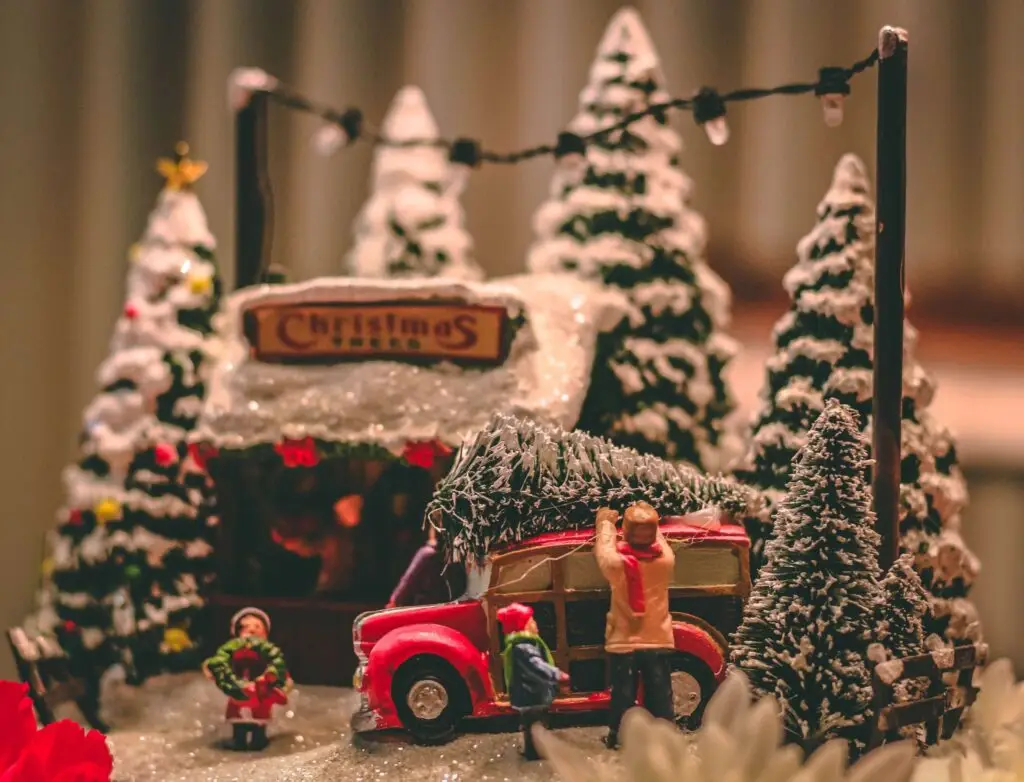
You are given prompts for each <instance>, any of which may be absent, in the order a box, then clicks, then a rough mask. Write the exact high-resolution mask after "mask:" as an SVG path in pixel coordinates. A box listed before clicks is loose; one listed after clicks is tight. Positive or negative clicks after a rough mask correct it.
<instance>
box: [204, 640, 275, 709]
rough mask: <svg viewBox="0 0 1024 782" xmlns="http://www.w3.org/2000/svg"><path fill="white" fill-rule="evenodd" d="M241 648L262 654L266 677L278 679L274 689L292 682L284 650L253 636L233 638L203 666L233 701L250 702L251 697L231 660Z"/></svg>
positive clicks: (218, 686) (218, 687) (219, 687)
mask: <svg viewBox="0 0 1024 782" xmlns="http://www.w3.org/2000/svg"><path fill="white" fill-rule="evenodd" d="M240 649H252V650H253V651H254V652H257V653H258V654H260V655H261V656H262V657H263V659H264V660H266V661H267V667H266V671H265V672H264V674H263V675H264V676H266V675H267V674H272V675H273V676H274V680H273V682H272V686H273V687H276V688H278V689H284V687H285V683H286V682H287V680H288V663H286V662H285V659H284V655H283V654H282V653H281V650H280V649H278V648H277V646H275V645H274V644H272V643H271V642H270V641H268V640H266V639H265V638H254V637H252V636H245V637H243V638H232V639H231V640H230V641H228V642H227V643H226V644H224V645H223V646H221V647H220V649H218V650H217V653H216V654H215V655H214V656H213V657H211V658H210V659H209V660H207V661H206V662H205V663H203V667H205V668H206V670H207V671H209V672H210V675H211V676H212V677H213V682H214V684H216V685H217V689H219V690H220V691H221V692H222V693H224V694H225V695H227V696H228V697H229V698H233V699H235V700H238V701H242V700H246V699H248V697H249V696H248V695H247V694H246V692H245V689H244V688H245V684H246V683H245V682H243V681H242V680H241V679H239V678H238V677H237V676H236V675H235V671H234V669H233V668H232V667H231V659H232V657H234V655H235V652H237V651H239V650H240Z"/></svg>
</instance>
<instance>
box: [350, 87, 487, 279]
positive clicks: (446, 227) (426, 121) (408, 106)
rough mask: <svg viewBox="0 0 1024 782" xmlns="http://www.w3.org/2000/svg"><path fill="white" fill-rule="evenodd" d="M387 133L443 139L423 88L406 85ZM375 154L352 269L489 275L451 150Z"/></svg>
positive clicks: (356, 272)
mask: <svg viewBox="0 0 1024 782" xmlns="http://www.w3.org/2000/svg"><path fill="white" fill-rule="evenodd" d="M383 135H384V136H385V138H388V139H391V140H393V141H417V140H419V141H434V140H437V139H438V138H439V135H438V130H437V123H436V122H434V117H433V116H432V115H431V113H430V109H429V108H428V107H427V100H426V97H425V96H424V95H423V91H422V90H420V88H419V87H403V88H402V89H401V90H399V92H398V94H397V95H396V96H395V99H394V100H393V101H392V102H391V107H390V109H389V110H388V113H387V115H386V117H385V118H384V126H383ZM375 155H376V157H375V158H374V162H373V175H372V188H373V192H372V193H371V195H370V198H369V200H368V201H367V202H366V204H365V205H364V206H363V208H362V210H361V211H360V213H359V215H358V217H357V218H356V223H355V235H356V243H355V246H354V247H353V248H352V250H351V251H350V252H349V254H348V257H347V258H346V267H347V271H348V273H349V274H351V275H352V276H354V277H450V278H453V279H459V280H480V279H483V276H484V275H483V270H482V269H481V268H480V266H479V265H477V263H476V261H475V260H474V259H473V240H472V238H471V237H470V235H469V234H468V233H467V231H466V228H465V215H464V213H463V211H462V205H461V204H460V203H459V197H460V196H461V193H460V192H459V189H458V187H456V186H453V184H452V182H453V179H452V175H451V164H450V163H449V162H448V157H447V154H446V152H445V150H444V149H443V148H441V147H432V146H409V147H401V146H386V145H381V146H378V147H377V150H376V152H375Z"/></svg>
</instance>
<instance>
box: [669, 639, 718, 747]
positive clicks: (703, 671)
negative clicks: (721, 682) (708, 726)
mask: <svg viewBox="0 0 1024 782" xmlns="http://www.w3.org/2000/svg"><path fill="white" fill-rule="evenodd" d="M717 687H718V682H717V681H715V674H714V673H713V672H712V670H711V668H709V667H708V665H707V663H705V662H704V661H703V660H699V659H697V658H696V657H694V656H693V655H692V654H686V653H685V652H677V653H676V654H675V655H673V657H672V711H673V712H674V713H675V716H676V724H677V725H679V727H681V728H683V729H684V730H696V729H697V728H699V727H700V723H701V720H702V719H704V709H705V708H706V707H707V705H708V701H709V700H711V696H712V695H714V693H715V689H716V688H717Z"/></svg>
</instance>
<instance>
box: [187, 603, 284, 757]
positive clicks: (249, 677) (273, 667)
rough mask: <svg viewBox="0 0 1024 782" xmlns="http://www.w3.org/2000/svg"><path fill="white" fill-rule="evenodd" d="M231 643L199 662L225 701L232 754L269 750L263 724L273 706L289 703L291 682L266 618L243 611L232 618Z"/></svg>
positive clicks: (255, 610)
mask: <svg viewBox="0 0 1024 782" xmlns="http://www.w3.org/2000/svg"><path fill="white" fill-rule="evenodd" d="M231 634H232V636H234V637H233V638H232V639H231V640H230V641H228V642H227V643H226V644H224V645H223V646H221V648H220V649H219V650H218V651H217V654H215V655H214V656H213V657H211V658H210V659H209V660H207V661H206V662H205V663H203V673H204V674H205V675H206V677H207V678H208V679H211V680H213V681H214V682H215V683H216V684H217V687H218V688H219V689H220V690H221V691H222V692H223V693H224V694H225V695H227V696H228V704H227V711H226V714H225V719H226V720H227V721H228V722H229V723H231V727H232V731H233V734H234V735H233V739H234V746H235V749H239V750H248V749H253V750H259V749H263V748H264V747H266V746H267V723H268V722H270V716H271V713H272V712H273V709H274V706H275V705H277V704H284V703H287V702H288V695H287V692H288V690H290V689H291V686H292V679H291V676H290V675H289V673H288V667H287V663H285V660H284V655H283V654H281V650H280V649H278V648H277V647H276V646H275V645H274V644H272V643H270V641H269V635H270V617H269V616H267V614H266V613H265V612H263V611H261V610H260V609H258V608H243V609H242V610H241V611H239V612H238V613H237V614H235V615H234V617H232V619H231Z"/></svg>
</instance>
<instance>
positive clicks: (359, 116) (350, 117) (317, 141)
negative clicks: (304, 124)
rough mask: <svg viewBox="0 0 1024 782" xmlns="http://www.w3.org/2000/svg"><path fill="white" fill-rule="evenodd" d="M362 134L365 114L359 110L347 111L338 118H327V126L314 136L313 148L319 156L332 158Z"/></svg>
mask: <svg viewBox="0 0 1024 782" xmlns="http://www.w3.org/2000/svg"><path fill="white" fill-rule="evenodd" d="M362 132H363V113H362V112H361V111H360V110H359V109H346V110H345V111H344V112H343V113H341V114H339V115H337V116H329V117H327V124H325V125H324V126H323V127H321V128H320V129H319V130H318V131H317V132H316V133H314V134H313V148H314V149H315V150H316V151H317V153H318V154H320V155H323V156H324V157H330V156H331V155H333V154H334V153H335V152H337V151H338V150H339V149H341V148H342V147H347V146H349V145H350V144H353V143H354V142H355V141H357V140H358V139H359V137H360V136H361V135H362Z"/></svg>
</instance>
